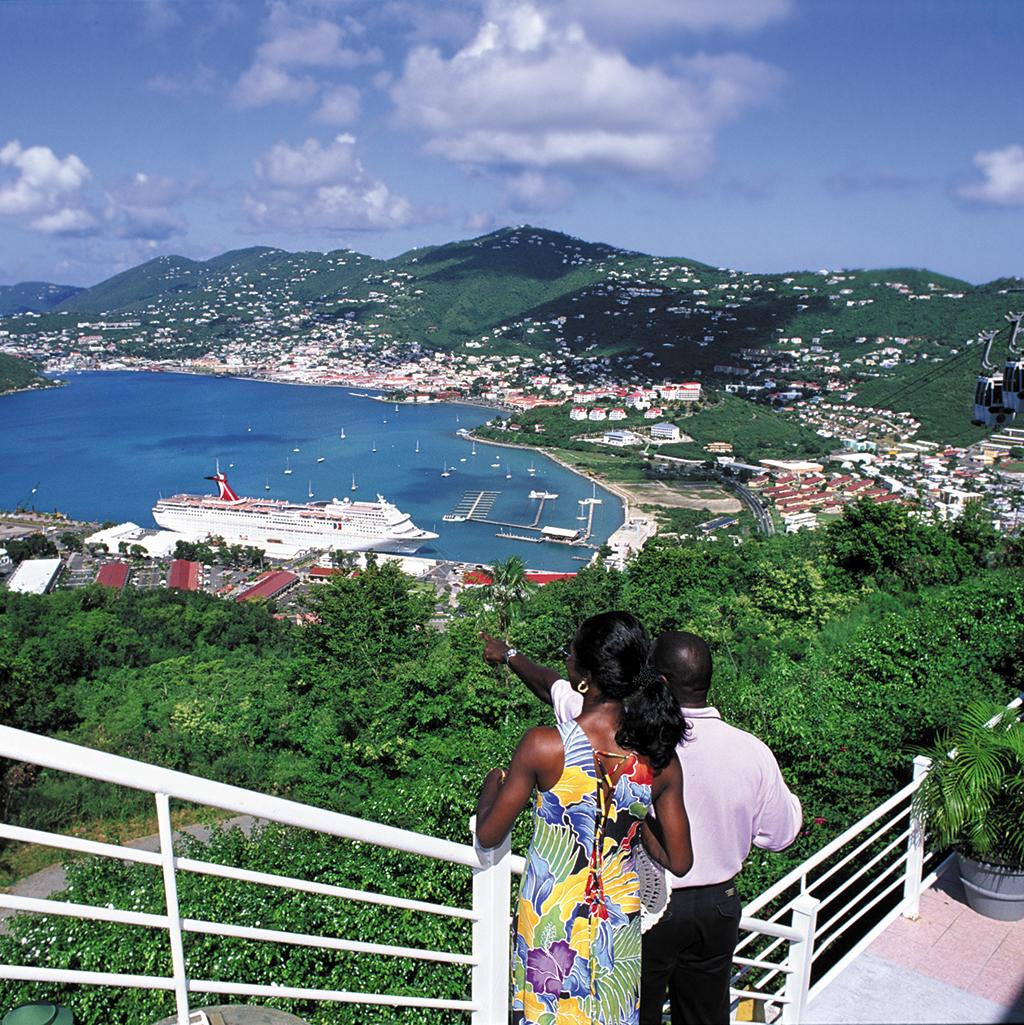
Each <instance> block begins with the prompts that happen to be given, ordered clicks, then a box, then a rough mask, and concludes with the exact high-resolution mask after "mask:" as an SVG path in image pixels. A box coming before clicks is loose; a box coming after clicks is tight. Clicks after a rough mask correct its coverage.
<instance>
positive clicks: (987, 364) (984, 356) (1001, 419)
mask: <svg viewBox="0 0 1024 1025" xmlns="http://www.w3.org/2000/svg"><path fill="white" fill-rule="evenodd" d="M998 334H999V332H998V331H981V332H979V334H978V339H979V340H980V341H981V342H982V343H983V345H984V348H983V349H982V353H981V372H980V373H979V374H978V380H977V383H976V385H975V389H974V419H973V420H971V423H972V424H974V426H975V427H1005V426H1007V425H1008V424H1010V423H1012V421H1013V416H1014V410H1012V409H1009V408H1007V407H1006V406H1005V405H1003V374H1002V373H996V372H995V370H996V365H995V363H993V362H992V360H991V359H990V357H991V355H992V343H993V342H994V341H995V339H996V335H998Z"/></svg>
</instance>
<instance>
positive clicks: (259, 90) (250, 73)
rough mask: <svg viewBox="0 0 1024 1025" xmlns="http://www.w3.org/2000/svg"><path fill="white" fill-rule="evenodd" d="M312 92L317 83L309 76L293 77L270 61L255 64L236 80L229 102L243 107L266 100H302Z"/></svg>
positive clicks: (266, 102) (261, 104)
mask: <svg viewBox="0 0 1024 1025" xmlns="http://www.w3.org/2000/svg"><path fill="white" fill-rule="evenodd" d="M315 92H316V84H315V83H314V82H313V81H312V79H310V78H307V77H303V78H294V77H293V76H292V75H290V74H289V73H288V72H287V71H285V70H284V69H283V68H278V67H274V66H273V65H271V64H254V65H253V66H252V67H251V68H249V69H248V70H246V71H244V72H243V73H242V77H241V78H239V80H238V81H237V82H236V83H235V87H234V89H233V90H232V91H231V101H232V103H233V104H234V105H235V106H236V107H240V108H242V109H243V110H244V109H247V108H250V107H265V106H266V105H267V104H268V103H301V102H303V101H304V100H308V99H309V98H310V97H311V96H313V94H314V93H315Z"/></svg>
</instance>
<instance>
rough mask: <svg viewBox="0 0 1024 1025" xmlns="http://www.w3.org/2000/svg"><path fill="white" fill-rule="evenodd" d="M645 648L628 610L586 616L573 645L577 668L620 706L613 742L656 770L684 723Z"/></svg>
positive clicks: (647, 643) (669, 753) (644, 635)
mask: <svg viewBox="0 0 1024 1025" xmlns="http://www.w3.org/2000/svg"><path fill="white" fill-rule="evenodd" d="M650 648H651V644H650V640H649V638H648V636H647V631H646V630H644V628H643V626H642V624H641V623H640V621H639V620H638V619H637V618H636V617H635V616H632V615H630V613H628V612H602V613H600V614H599V615H597V616H591V617H590V618H589V619H586V620H584V621H583V623H581V624H580V628H579V629H578V630H577V631H576V638H575V640H574V642H573V651H574V654H575V657H576V665H577V667H578V668H580V669H582V670H584V672H586V673H587V674H589V675H590V676H591V678H592V679H593V680H594V682H595V683H596V684H597V687H598V689H599V690H600V691H601V693H602V695H603V696H604V697H605V698H608V699H611V700H613V701H621V702H622V720H621V723H620V725H619V729H618V732H617V733H616V734H615V740H616V742H617V743H618V744H620V745H621V746H622V747H623V748H625V749H627V750H629V751H636V752H637V753H638V754H641V755H643V756H644V757H645V758H647V759H648V760H649V761H650V763H651V765H653V766H654V768H655V769H658V770H660V769H663V768H665V766H666V765H668V764H669V762H670V761H671V760H672V758H673V756H674V754H675V748H676V744H678V743H679V740H680V738H681V737H682V735H683V732H684V731H685V729H686V723H685V721H684V719H683V716H682V713H681V712H680V711H679V706H678V705H677V704H676V702H675V699H674V698H673V697H672V695H671V694H670V693H669V690H668V687H666V685H665V682H664V680H663V679H662V677H661V674H660V673H657V672H655V671H654V670H653V669H652V668H651V667H650V666H649V665H648V663H647V659H648V656H649V654H650Z"/></svg>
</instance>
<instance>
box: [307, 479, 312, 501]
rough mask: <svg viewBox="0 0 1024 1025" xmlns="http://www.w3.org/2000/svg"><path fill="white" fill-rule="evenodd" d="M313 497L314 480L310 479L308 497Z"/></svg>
mask: <svg viewBox="0 0 1024 1025" xmlns="http://www.w3.org/2000/svg"><path fill="white" fill-rule="evenodd" d="M312 497H313V482H312V481H310V482H309V483H308V484H307V485H306V498H312Z"/></svg>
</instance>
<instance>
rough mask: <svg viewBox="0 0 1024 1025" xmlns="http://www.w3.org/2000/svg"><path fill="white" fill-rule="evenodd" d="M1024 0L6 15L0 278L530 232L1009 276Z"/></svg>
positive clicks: (51, 6) (1021, 139)
mask: <svg viewBox="0 0 1024 1025" xmlns="http://www.w3.org/2000/svg"><path fill="white" fill-rule="evenodd" d="M1022 28H1024V4H1021V3H1020V0H968V2H965V0H628V2H627V0H557V2H556V0H447V2H444V3H438V2H434V0H366V2H364V0H306V2H284V0H271V2H256V0H65V2H56V0H0V40H2V50H3V60H2V61H0V284H10V283H14V282H17V281H22V280H39V279H42V280H48V281H56V282H59V283H66V284H79V285H89V284H93V283H95V282H96V281H99V280H102V279H103V278H105V277H108V276H109V275H111V274H114V273H117V272H118V271H120V270H123V269H125V268H127V267H131V266H134V265H135V264H138V263H141V262H142V261H144V260H146V259H149V258H151V257H153V256H158V255H162V254H165V253H180V254H183V255H185V256H189V257H192V258H195V259H206V258H208V257H210V256H213V255H216V254H218V253H221V252H223V251H225V250H228V249H234V248H239V247H244V246H250V245H256V244H266V245H275V246H280V247H282V248H286V249H318V250H328V249H335V248H342V247H346V246H347V247H351V248H354V249H358V250H360V251H362V252H368V253H371V254H373V255H375V256H392V255H395V254H397V253H399V252H402V251H404V250H406V249H409V248H412V247H413V246H417V245H429V244H435V243H439V242H445V241H449V240H451V239H456V238H466V237H469V236H472V235H477V234H481V233H483V232H485V231H488V230H490V229H492V228H495V227H499V226H501V225H505V224H520V223H531V224H537V225H543V226H545V227H549V228H552V229H556V230H560V231H566V232H569V233H571V234H574V235H579V236H581V237H583V238H586V239H588V240H592V241H604V242H610V243H613V244H616V245H621V246H624V247H628V248H634V249H639V250H642V251H644V252H649V253H655V254H660V255H669V256H684V257H690V258H693V259H698V260H703V261H706V262H709V263H713V264H716V265H721V266H729V267H736V268H739V269H743V270H754V271H758V270H761V271H781V270H797V269H805V268H806V269H815V270H816V269H820V268H823V267H828V268H832V269H836V268H840V267H891V266H908V265H909V266H916V267H928V268H930V269H932V270H935V271H938V272H942V273H946V274H950V275H953V276H956V277H961V278H965V279H967V280H969V281H972V282H976V283H977V282H982V281H987V280H991V279H993V278H996V277H1001V276H1007V275H1024V245H1022V235H1024V115H1022V114H1021V106H1020V101H1021V97H1022V96H1024V62H1022V60H1021V53H1020V46H1019V42H1020V39H1021V38H1022V31H1021V30H1022Z"/></svg>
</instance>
